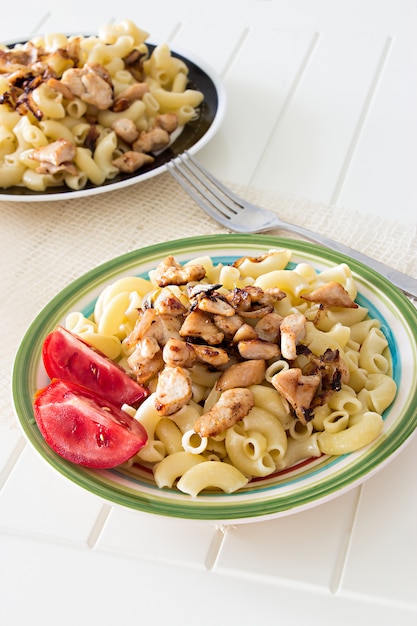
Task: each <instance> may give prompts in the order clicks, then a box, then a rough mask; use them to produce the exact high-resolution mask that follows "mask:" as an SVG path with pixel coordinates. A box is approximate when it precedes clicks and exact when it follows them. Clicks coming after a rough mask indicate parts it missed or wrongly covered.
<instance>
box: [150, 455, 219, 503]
mask: <svg viewBox="0 0 417 626" xmlns="http://www.w3.org/2000/svg"><path fill="white" fill-rule="evenodd" d="M206 462H207V461H206V459H205V458H204V457H203V456H199V455H196V454H191V453H190V452H185V451H184V450H182V451H179V452H173V453H172V454H170V455H169V456H167V457H165V458H164V459H163V460H162V461H161V462H160V463H158V465H156V466H155V469H154V477H155V482H156V484H157V485H158V487H160V488H162V487H172V486H173V484H174V482H175V481H176V480H177V478H180V477H183V476H184V475H186V474H187V472H188V471H189V470H190V469H191V468H193V467H196V466H197V465H200V464H201V463H206ZM192 487H195V485H194V484H193V485H192ZM187 493H189V491H187ZM195 495H197V494H195Z"/></svg>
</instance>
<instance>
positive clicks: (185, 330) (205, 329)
mask: <svg viewBox="0 0 417 626" xmlns="http://www.w3.org/2000/svg"><path fill="white" fill-rule="evenodd" d="M179 332H180V336H181V337H198V338H199V339H202V340H203V341H204V342H205V343H208V344H209V345H211V346H215V345H217V344H219V343H221V342H222V341H223V338H224V335H223V333H222V332H221V331H220V330H219V329H218V328H217V326H216V325H215V324H213V322H212V321H211V319H210V317H209V316H208V315H206V313H204V312H203V311H199V310H198V309H197V310H196V311H191V313H190V314H189V315H187V317H186V318H185V320H184V323H183V325H182V326H181V329H180V331H179Z"/></svg>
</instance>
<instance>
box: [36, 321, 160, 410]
mask: <svg viewBox="0 0 417 626" xmlns="http://www.w3.org/2000/svg"><path fill="white" fill-rule="evenodd" d="M42 358H43V363H44V366H45V369H46V373H47V374H48V376H49V378H61V379H62V380H69V381H71V382H73V383H77V384H78V385H82V386H83V387H87V388H88V389H91V390H92V391H95V392H96V393H98V394H99V395H100V396H104V397H105V398H106V399H107V400H108V401H109V402H110V403H113V404H115V405H117V406H119V407H120V406H122V404H125V403H126V404H130V405H131V406H135V407H136V406H137V405H138V404H140V403H141V402H142V401H143V400H144V399H145V398H146V396H148V395H149V391H148V389H146V388H145V387H142V385H139V384H138V383H137V382H136V381H135V380H133V378H131V377H130V376H129V375H128V374H127V373H126V372H125V371H124V370H123V369H122V368H121V367H120V366H119V365H117V363H115V362H114V361H112V360H111V359H109V358H108V357H106V356H105V355H104V354H102V353H101V352H99V351H98V350H96V349H95V348H93V347H92V346H90V345H89V344H87V343H86V342H85V341H83V340H82V339H80V338H79V337H78V336H77V335H75V334H74V333H72V332H70V331H69V330H67V329H66V328H64V327H63V326H57V327H56V328H55V330H53V331H52V332H51V333H50V334H49V335H48V336H47V337H46V339H45V341H44V343H43V349H42Z"/></svg>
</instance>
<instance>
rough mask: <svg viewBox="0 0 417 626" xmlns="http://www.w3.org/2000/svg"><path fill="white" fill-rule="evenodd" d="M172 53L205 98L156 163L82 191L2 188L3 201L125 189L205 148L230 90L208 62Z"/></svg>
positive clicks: (220, 119) (68, 197)
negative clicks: (192, 118)
mask: <svg viewBox="0 0 417 626" xmlns="http://www.w3.org/2000/svg"><path fill="white" fill-rule="evenodd" d="M17 43H21V42H11V43H9V44H7V45H8V46H9V47H13V46H14V45H16V44H17ZM147 46H148V48H149V50H150V51H152V50H153V49H154V48H155V46H156V44H153V43H149V42H147ZM171 54H172V56H174V57H176V58H178V59H181V60H182V61H184V62H185V63H186V64H187V66H188V68H189V74H188V77H189V88H193V89H198V90H200V91H202V92H203V93H204V100H203V102H202V104H201V105H200V107H199V110H200V114H199V116H198V118H197V119H196V120H193V121H191V122H189V123H188V124H187V125H186V126H185V127H184V129H183V130H182V132H181V134H180V135H178V137H176V138H175V140H174V141H173V142H172V143H171V145H170V146H169V147H168V148H167V149H166V150H163V151H162V152H160V153H159V154H158V155H155V161H154V162H153V163H151V164H150V165H148V166H145V167H143V168H142V169H140V170H139V171H138V172H135V173H133V174H120V175H119V176H117V177H116V178H113V179H109V180H106V181H105V182H104V183H103V184H102V185H93V184H92V183H88V185H87V186H86V187H85V188H84V189H80V190H78V191H76V190H70V189H68V188H67V187H65V186H62V187H51V188H49V189H46V190H45V191H33V190H30V189H26V188H25V187H19V186H15V187H9V188H0V202H1V201H6V200H7V201H9V202H22V201H24V202H45V201H48V202H51V201H58V200H72V199H75V198H84V197H86V196H92V195H97V194H100V193H105V192H109V191H115V190H118V189H123V188H125V187H129V186H131V185H135V184H137V183H140V182H142V181H144V180H147V179H149V178H153V177H154V176H158V175H159V174H161V173H162V172H165V170H166V164H167V163H169V161H171V160H172V159H174V158H175V157H177V156H178V155H179V154H181V153H182V152H184V151H185V150H187V151H188V152H190V153H191V154H196V153H197V152H198V151H199V150H201V148H203V147H204V146H205V145H206V144H207V143H208V142H209V141H210V140H211V139H212V138H213V137H214V135H215V134H216V133H217V132H218V130H219V128H220V126H221V124H222V122H223V119H224V115H225V112H226V102H227V97H226V91H225V88H224V85H223V82H222V80H221V78H220V76H219V75H218V74H217V73H216V72H215V71H214V70H213V69H212V68H211V67H209V66H208V65H207V64H206V63H205V61H203V60H201V59H199V58H197V57H196V56H195V55H194V54H192V53H189V52H188V51H182V50H179V49H176V50H172V49H171Z"/></svg>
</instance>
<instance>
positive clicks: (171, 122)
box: [155, 113, 178, 134]
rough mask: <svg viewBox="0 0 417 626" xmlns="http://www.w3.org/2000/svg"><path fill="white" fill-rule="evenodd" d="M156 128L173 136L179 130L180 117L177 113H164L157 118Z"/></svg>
mask: <svg viewBox="0 0 417 626" xmlns="http://www.w3.org/2000/svg"><path fill="white" fill-rule="evenodd" d="M155 126H158V127H159V128H163V129H164V130H166V131H167V133H169V134H171V133H173V132H174V130H177V128H178V116H177V114H176V113H162V114H161V115H158V116H157V117H156V118H155Z"/></svg>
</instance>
